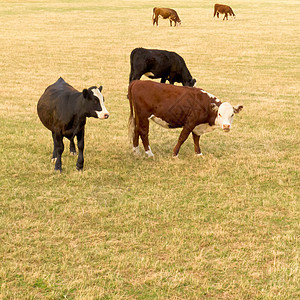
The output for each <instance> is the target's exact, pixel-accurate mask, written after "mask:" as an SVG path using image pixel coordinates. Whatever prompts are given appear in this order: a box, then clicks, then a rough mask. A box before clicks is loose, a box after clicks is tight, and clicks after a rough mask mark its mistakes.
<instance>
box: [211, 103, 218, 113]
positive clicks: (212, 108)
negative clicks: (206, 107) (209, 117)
mask: <svg viewBox="0 0 300 300" xmlns="http://www.w3.org/2000/svg"><path fill="white" fill-rule="evenodd" d="M210 107H211V110H212V111H214V112H218V110H219V106H218V105H216V104H215V103H211V104H210Z"/></svg>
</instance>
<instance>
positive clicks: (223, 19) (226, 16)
mask: <svg viewBox="0 0 300 300" xmlns="http://www.w3.org/2000/svg"><path fill="white" fill-rule="evenodd" d="M225 18H226V20H228V16H227V13H225V16H224V18H223V21H224V20H225Z"/></svg>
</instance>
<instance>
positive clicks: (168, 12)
mask: <svg viewBox="0 0 300 300" xmlns="http://www.w3.org/2000/svg"><path fill="white" fill-rule="evenodd" d="M159 16H161V17H162V18H163V19H169V20H170V26H172V21H173V22H174V23H175V26H176V23H178V25H181V20H180V19H179V17H178V14H177V12H176V11H175V10H174V9H171V8H160V7H154V8H153V16H152V20H153V26H154V24H155V23H156V26H158V17H159Z"/></svg>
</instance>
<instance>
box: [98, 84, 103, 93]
mask: <svg viewBox="0 0 300 300" xmlns="http://www.w3.org/2000/svg"><path fill="white" fill-rule="evenodd" d="M102 88H103V86H102V85H100V87H99V91H100V93H101V91H102Z"/></svg>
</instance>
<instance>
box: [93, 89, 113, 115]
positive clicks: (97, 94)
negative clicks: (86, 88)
mask: <svg viewBox="0 0 300 300" xmlns="http://www.w3.org/2000/svg"><path fill="white" fill-rule="evenodd" d="M101 90H102V86H101V87H100V88H99V89H98V88H94V89H92V92H93V94H94V96H95V97H96V98H98V99H99V102H100V107H101V109H102V110H100V111H99V110H96V111H95V113H96V114H97V117H98V118H99V119H102V120H103V119H107V118H108V117H109V113H108V111H107V109H106V107H105V105H104V99H103V95H102V94H101Z"/></svg>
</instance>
